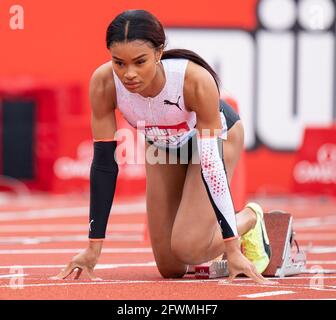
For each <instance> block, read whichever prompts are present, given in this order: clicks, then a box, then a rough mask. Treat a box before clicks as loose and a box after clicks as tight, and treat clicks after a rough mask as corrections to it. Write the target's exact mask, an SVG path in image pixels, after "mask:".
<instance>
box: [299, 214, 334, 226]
mask: <svg viewBox="0 0 336 320" xmlns="http://www.w3.org/2000/svg"><path fill="white" fill-rule="evenodd" d="M335 224H336V217H335V215H332V216H325V217H313V218H295V219H294V222H293V226H294V229H295V230H298V229H300V228H314V227H321V226H331V225H335Z"/></svg>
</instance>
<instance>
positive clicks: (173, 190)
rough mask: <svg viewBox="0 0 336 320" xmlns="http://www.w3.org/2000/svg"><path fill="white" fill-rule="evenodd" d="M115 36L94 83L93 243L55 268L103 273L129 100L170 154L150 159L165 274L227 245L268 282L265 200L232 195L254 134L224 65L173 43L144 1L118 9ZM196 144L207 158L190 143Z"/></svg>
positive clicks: (156, 247) (235, 270)
mask: <svg viewBox="0 0 336 320" xmlns="http://www.w3.org/2000/svg"><path fill="white" fill-rule="evenodd" d="M106 44H107V48H108V49H109V51H110V53H111V57H112V61H109V62H107V63H105V64H103V65H101V66H100V67H99V68H97V70H96V71H95V72H94V73H93V76H92V78H91V83H90V99H91V107H92V131H93V138H94V157H93V162H92V166H91V173H90V186H91V191H90V220H89V221H90V232H89V244H88V247H87V249H86V250H85V251H84V252H81V253H79V254H78V255H76V256H75V257H74V258H73V259H72V261H71V262H70V263H69V264H68V265H67V267H66V268H65V269H63V270H62V271H61V272H60V273H59V274H58V275H57V276H56V277H55V278H56V279H64V278H66V277H67V276H68V275H69V274H71V273H72V272H73V271H74V270H75V269H78V272H77V275H76V277H75V278H78V277H79V276H80V274H81V272H82V271H83V270H85V272H86V273H87V274H88V276H89V277H90V278H91V279H93V280H94V279H97V278H95V276H94V273H93V269H94V267H95V265H96V263H97V261H98V258H99V256H100V253H101V250H102V246H103V241H104V238H105V232H106V226H107V222H108V217H109V213H110V209H111V206H112V201H113V196H114V190H115V185H116V180H117V174H118V164H117V162H116V160H115V157H114V155H115V150H116V148H117V144H116V141H115V140H114V139H115V133H116V128H117V125H116V119H115V109H116V108H119V110H120V111H121V113H122V114H123V116H124V117H125V119H126V120H127V121H128V122H129V123H130V124H131V125H132V126H134V127H137V124H138V123H139V122H142V123H143V124H145V127H142V129H141V130H143V132H144V134H145V136H146V141H147V142H146V150H147V151H148V152H146V154H147V156H148V155H149V154H153V152H150V151H153V150H149V149H150V148H155V152H157V154H160V156H158V157H159V158H160V157H161V159H159V160H162V161H158V163H154V164H153V161H150V159H148V157H147V159H146V177H147V193H146V200H147V213H148V225H149V232H150V238H151V243H152V248H153V253H154V257H155V261H156V264H157V267H158V270H159V272H160V273H161V275H162V276H163V277H165V278H178V277H182V276H183V275H184V274H185V273H186V272H187V269H188V265H195V264H200V263H203V262H207V261H210V260H211V259H214V258H216V257H218V256H220V255H222V254H223V253H225V254H226V257H227V259H228V268H229V273H230V276H229V281H230V280H232V279H234V278H235V277H236V276H237V275H238V274H245V275H246V276H248V277H250V278H252V279H253V280H254V281H256V282H257V283H266V282H267V283H268V282H269V281H267V280H266V279H265V278H263V277H262V276H261V272H263V271H264V270H265V268H266V267H267V265H268V263H269V259H270V247H269V242H268V238H267V234H266V230H265V225H264V221H263V212H262V209H261V208H260V207H259V206H258V205H257V204H254V203H250V204H248V205H247V206H246V207H245V208H244V210H242V211H241V212H239V213H238V214H236V215H235V212H234V208H233V204H232V199H231V196H230V191H229V187H228V184H229V182H230V180H231V178H232V175H233V172H234V168H235V165H236V163H237V161H238V159H239V156H240V153H241V151H242V149H243V135H244V134H243V126H242V123H241V121H240V119H239V116H238V115H237V114H236V113H235V112H234V111H233V110H232V109H231V107H230V106H228V105H227V104H226V103H225V102H223V101H220V95H219V85H218V78H217V75H216V73H215V72H214V71H213V70H212V68H211V67H210V66H209V65H208V64H207V63H206V62H205V61H204V60H203V59H202V58H201V57H199V56H198V55H197V54H195V53H194V52H192V51H188V50H182V49H176V50H168V51H164V48H165V45H166V37H165V33H164V30H163V27H162V25H161V23H160V22H159V21H158V20H157V19H156V18H155V17H154V16H153V15H152V14H151V13H149V12H147V11H144V10H128V11H125V12H123V13H121V14H120V15H118V16H117V17H116V18H115V19H114V20H113V21H112V22H111V24H110V25H109V27H108V29H107V34H106ZM193 142H196V143H193ZM195 144H196V147H197V148H196V150H197V152H195V153H196V154H197V157H198V159H199V160H198V163H197V162H196V163H194V161H192V160H191V158H192V157H191V152H189V151H190V149H193V148H191V147H192V146H193V147H195ZM221 147H222V148H221ZM194 149H195V148H194ZM221 149H222V151H221ZM162 150H165V151H162ZM183 150H184V151H185V150H187V152H183ZM159 151H161V152H159ZM173 152H176V154H177V156H178V159H180V160H181V159H182V154H183V153H184V154H185V153H187V160H186V161H178V163H176V161H175V163H173V164H172V163H169V155H170V153H173ZM222 153H223V157H224V163H223V159H222V157H221V155H222ZM193 159H194V155H193ZM240 236H241V239H239V238H240ZM240 241H242V242H243V245H244V248H245V251H244V254H245V255H243V254H242V252H241V250H240Z"/></svg>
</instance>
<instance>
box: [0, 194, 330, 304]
mask: <svg viewBox="0 0 336 320" xmlns="http://www.w3.org/2000/svg"><path fill="white" fill-rule="evenodd" d="M254 200H257V201H258V202H259V203H260V204H261V205H262V206H263V207H264V208H265V211H268V210H273V209H281V210H285V211H288V212H290V213H292V214H293V216H294V229H295V231H296V234H297V235H296V238H297V240H298V241H299V244H300V245H301V246H302V247H303V248H304V249H305V250H306V253H307V260H308V264H307V269H308V270H312V269H314V268H316V266H319V268H321V269H322V270H325V271H327V270H333V269H336V200H335V199H326V198H301V197H293V196H291V197H273V198H266V197H264V198H261V197H260V198H258V199H254ZM0 206H1V209H0V299H2V300H3V299H53V300H54V299H61V300H63V299H75V300H78V299H100V300H101V299H103V300H104V299H113V300H119V299H122V300H139V299H140V300H143V299H145V300H147V299H148V300H151V299H155V300H188V299H191V300H199V299H204V300H209V299H210V300H229V299H247V300H253V299H293V300H294V299H336V273H329V274H310V273H307V274H302V275H300V276H296V277H288V278H284V279H277V281H278V283H277V284H275V285H257V284H255V283H253V282H252V281H251V280H249V279H246V278H238V279H236V280H235V281H234V282H233V283H231V284H228V283H226V282H225V278H222V279H212V280H196V279H195V278H194V277H193V276H192V275H187V276H185V277H184V278H183V279H179V280H176V279H163V278H161V277H160V274H159V273H158V271H157V269H156V266H155V262H154V257H153V254H152V251H151V248H150V243H149V242H148V240H146V239H145V237H144V235H145V233H144V230H145V221H146V217H145V203H144V199H132V200H131V201H127V204H126V202H125V201H124V202H122V201H118V202H116V203H115V206H114V208H113V211H112V214H111V218H110V223H109V232H108V234H109V239H108V240H107V241H106V243H105V245H104V250H103V253H102V256H101V258H100V260H99V264H98V265H97V268H96V275H97V276H99V277H101V278H103V281H101V282H91V281H89V280H88V279H87V278H85V277H83V275H82V277H81V278H80V279H79V280H73V279H67V280H64V281H51V280H49V277H51V276H53V275H55V274H57V273H58V272H59V270H60V269H61V268H62V267H63V266H64V265H65V263H67V262H68V261H69V260H70V259H71V257H72V256H73V255H74V254H76V253H77V252H79V251H80V250H82V249H83V248H85V246H86V241H87V227H88V225H87V210H88V209H87V208H88V203H87V200H86V199H83V198H79V197H75V196H72V197H69V196H67V197H62V196H59V197H56V196H53V197H51V196H38V195H35V196H33V197H29V198H24V199H18V198H8V197H6V198H4V197H3V198H1V199H0Z"/></svg>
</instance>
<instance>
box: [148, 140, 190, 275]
mask: <svg viewBox="0 0 336 320" xmlns="http://www.w3.org/2000/svg"><path fill="white" fill-rule="evenodd" d="M149 148H151V150H154V147H153V146H149V145H147V146H146V154H147V155H148V154H150V153H151V152H149V151H151V150H148V149H149ZM146 158H147V157H146ZM151 158H153V157H151ZM158 159H160V163H156V164H151V163H150V162H151V161H146V179H147V185H146V202H147V215H148V227H149V233H150V239H151V243H152V248H153V253H154V257H155V261H156V264H157V267H158V269H159V271H160V273H161V274H162V276H164V277H180V276H183V275H184V273H185V271H186V266H185V264H184V263H182V262H181V261H180V260H179V259H177V257H176V256H175V255H174V253H173V252H172V250H171V235H172V228H173V225H174V221H175V217H176V213H177V210H178V208H179V205H180V202H181V197H182V191H183V185H184V181H185V175H186V171H187V165H183V164H169V163H168V154H167V153H166V152H165V151H163V150H160V154H159V155H158V154H156V160H158Z"/></svg>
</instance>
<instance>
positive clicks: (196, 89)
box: [184, 60, 216, 100]
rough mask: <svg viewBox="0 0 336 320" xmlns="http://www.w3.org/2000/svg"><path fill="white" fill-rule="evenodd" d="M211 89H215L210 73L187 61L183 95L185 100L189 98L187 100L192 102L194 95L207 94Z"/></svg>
mask: <svg viewBox="0 0 336 320" xmlns="http://www.w3.org/2000/svg"><path fill="white" fill-rule="evenodd" d="M213 87H215V88H216V82H215V80H214V78H213V76H212V75H211V73H210V72H209V71H208V70H207V69H205V68H203V67H202V66H200V65H199V64H197V63H195V62H193V61H190V60H189V62H188V65H187V69H186V72H185V77H184V93H185V96H186V97H187V98H188V97H190V98H189V99H188V100H193V99H194V98H195V94H196V95H198V94H202V93H206V92H209V91H208V90H209V89H210V90H211V89H212V88H213ZM211 91H212V90H211Z"/></svg>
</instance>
